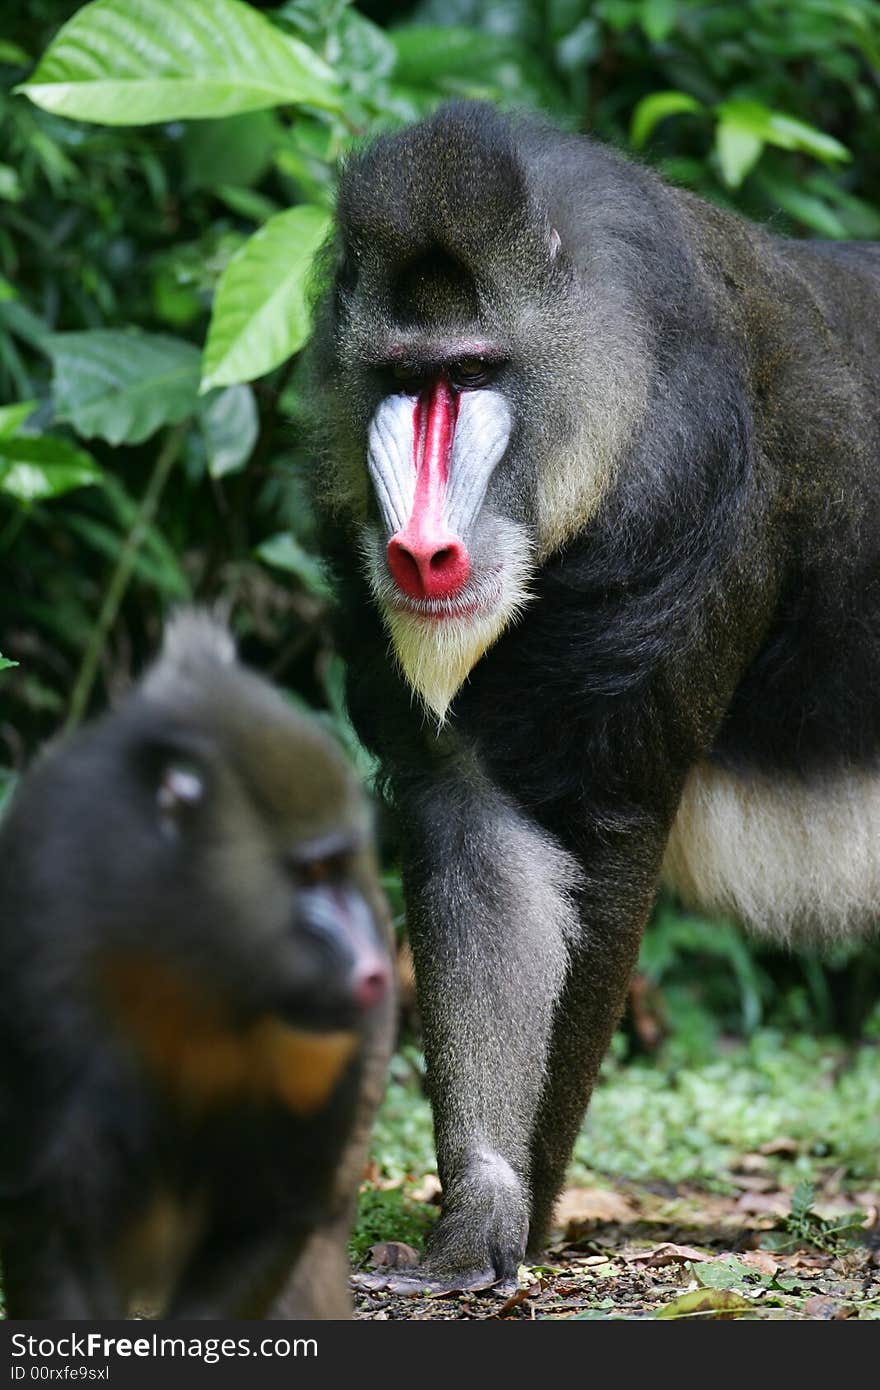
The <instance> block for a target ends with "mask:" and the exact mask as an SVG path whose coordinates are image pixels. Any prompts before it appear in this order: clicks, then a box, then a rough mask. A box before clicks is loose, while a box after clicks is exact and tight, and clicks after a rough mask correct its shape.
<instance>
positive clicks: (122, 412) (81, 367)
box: [46, 328, 199, 444]
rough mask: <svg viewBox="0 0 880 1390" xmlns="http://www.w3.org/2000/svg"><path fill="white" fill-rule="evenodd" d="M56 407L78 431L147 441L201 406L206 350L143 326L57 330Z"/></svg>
mask: <svg viewBox="0 0 880 1390" xmlns="http://www.w3.org/2000/svg"><path fill="white" fill-rule="evenodd" d="M46 350H47V351H48V352H49V353H50V355H51V357H52V363H53V366H54V368H55V374H54V377H53V382H52V389H53V393H54V399H55V413H56V417H57V418H58V419H59V420H64V421H68V422H69V423H70V424H71V425H73V428H74V429H75V430H76V431H77V433H78V434H81V435H84V436H85V437H86V438H91V437H92V436H94V435H98V436H99V437H100V438H101V439H106V440H107V442H108V443H109V444H140V443H141V442H142V441H143V440H144V439H147V438H149V436H150V435H151V434H153V433H154V432H155V431H156V430H158V429H160V428H161V427H162V425H171V424H177V423H178V421H180V420H183V419H185V417H186V416H187V415H190V414H192V412H193V411H194V410H195V407H196V398H197V395H198V384H199V352H198V349H197V348H195V347H193V346H192V344H191V343H184V342H182V341H181V340H180V339H179V338H170V337H166V336H165V335H164V334H161V333H143V332H141V330H140V329H138V328H121V329H115V328H96V329H93V330H91V331H90V332H87V333H53V334H52V335H51V336H50V337H49V338H48V339H47V340H46Z"/></svg>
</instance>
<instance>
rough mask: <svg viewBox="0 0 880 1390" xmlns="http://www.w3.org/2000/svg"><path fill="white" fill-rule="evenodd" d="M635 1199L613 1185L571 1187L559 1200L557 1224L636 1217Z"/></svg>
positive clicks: (575, 1223)
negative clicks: (624, 1194) (620, 1191)
mask: <svg viewBox="0 0 880 1390" xmlns="http://www.w3.org/2000/svg"><path fill="white" fill-rule="evenodd" d="M637 1216H638V1211H637V1210H636V1208H635V1207H634V1206H633V1204H632V1202H630V1201H628V1200H627V1198H626V1197H624V1196H622V1195H621V1193H619V1192H615V1191H614V1189H613V1188H610V1187H567V1188H566V1189H565V1191H564V1192H563V1194H562V1196H561V1197H560V1199H559V1201H558V1202H557V1204H556V1224H557V1225H560V1226H565V1227H566V1229H567V1228H568V1227H570V1226H583V1225H586V1224H587V1222H589V1221H635V1219H636V1218H637Z"/></svg>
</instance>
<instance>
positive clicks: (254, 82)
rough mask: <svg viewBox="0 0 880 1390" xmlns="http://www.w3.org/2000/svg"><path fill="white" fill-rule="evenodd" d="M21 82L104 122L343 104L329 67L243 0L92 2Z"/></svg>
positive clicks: (51, 102) (63, 107) (70, 111)
mask: <svg viewBox="0 0 880 1390" xmlns="http://www.w3.org/2000/svg"><path fill="white" fill-rule="evenodd" d="M17 90H18V91H20V92H24V93H25V94H26V95H27V96H29V97H30V99H31V101H33V102H35V103H36V105H37V106H42V107H44V108H45V109H46V110H47V111H54V112H58V113H59V114H60V115H63V116H72V117H74V118H75V119H77V120H81V121H99V122H101V123H103V124H105V125H147V124H150V123H152V122H156V121H171V120H183V119H186V118H192V117H201V116H231V115H235V114H237V113H238V112H242V111H257V110H260V109H261V108H265V107H270V106H280V105H286V104H288V103H300V102H303V103H306V104H308V105H310V106H321V107H326V108H328V109H330V110H337V109H338V108H339V105H340V95H339V92H338V89H337V87H336V84H335V79H334V77H333V73H332V72H331V70H330V69H329V68H328V67H327V65H326V64H325V63H324V62H323V61H322V60H321V59H320V58H318V57H317V55H316V54H315V53H313V52H312V50H311V49H310V48H308V47H307V46H306V45H305V44H304V43H301V42H300V41H299V40H298V39H294V38H291V37H290V36H289V35H287V34H282V33H281V32H280V30H278V29H276V28H275V27H274V26H273V25H272V24H270V22H269V21H268V19H266V18H265V17H264V16H263V15H261V14H260V13H259V12H258V11H257V10H255V9H253V8H252V6H250V5H246V4H243V3H241V0H93V3H92V4H90V5H84V6H83V8H82V9H80V10H78V11H77V12H76V14H75V15H74V16H73V18H72V19H70V20H68V22H67V24H65V25H64V26H63V28H62V29H61V30H60V31H59V33H58V34H57V35H56V37H55V39H54V40H53V41H52V43H51V44H50V45H49V47H48V49H47V50H46V52H45V54H44V55H43V57H42V58H41V60H40V62H39V64H38V65H37V69H36V71H35V72H34V73H33V75H32V76H31V78H30V80H29V81H28V82H25V83H23V84H22V85H21V86H20V87H18V88H17Z"/></svg>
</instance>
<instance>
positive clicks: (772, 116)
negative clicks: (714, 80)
mask: <svg viewBox="0 0 880 1390" xmlns="http://www.w3.org/2000/svg"><path fill="white" fill-rule="evenodd" d="M715 113H716V115H717V117H718V121H719V125H718V128H717V130H716V132H715V148H716V151H717V154H718V161H719V163H720V165H721V172H722V175H723V177H724V181H725V183H726V184H727V185H728V187H730V188H738V187H739V185H740V184H741V183H742V181H743V179H744V178H745V177H746V175H747V174H748V173H749V171H750V170H751V169H752V168H753V167H754V165H755V163H756V162H757V160H758V159H759V157H760V154H761V150H762V149H763V147H764V145H775V146H777V148H779V149H783V150H802V151H803V152H804V153H805V154H811V155H813V156H814V157H815V158H816V159H821V160H823V161H824V162H825V163H834V162H836V161H840V160H847V159H850V158H851V156H850V152H849V150H848V149H847V148H846V146H845V145H842V144H841V143H840V141H839V140H835V139H834V138H833V136H831V135H826V134H825V133H824V131H821V130H817V129H816V128H815V126H811V125H807V124H806V122H805V121H798V120H796V119H795V118H794V116H787V115H786V114H785V112H783V111H772V110H771V109H770V108H769V107H768V106H763V105H762V104H761V103H760V102H758V101H723V102H721V103H720V105H718V106H716V108H715Z"/></svg>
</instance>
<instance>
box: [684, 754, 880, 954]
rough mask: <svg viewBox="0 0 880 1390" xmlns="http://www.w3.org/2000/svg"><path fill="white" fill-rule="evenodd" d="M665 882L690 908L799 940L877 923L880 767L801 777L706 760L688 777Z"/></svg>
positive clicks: (853, 932) (825, 938)
mask: <svg viewBox="0 0 880 1390" xmlns="http://www.w3.org/2000/svg"><path fill="white" fill-rule="evenodd" d="M663 880H664V882H665V883H666V884H667V885H668V886H669V887H671V888H672V889H673V890H674V891H675V892H677V893H678V894H679V895H680V897H681V898H682V899H683V901H684V902H685V903H686V904H688V905H689V906H693V907H699V908H703V909H706V910H708V911H715V912H727V913H730V914H732V915H733V916H735V917H737V918H739V919H740V920H741V921H742V922H744V923H745V925H746V926H748V927H750V928H751V929H752V930H753V931H756V932H760V933H761V934H762V935H766V936H772V937H775V938H777V939H779V940H783V941H786V942H789V943H791V944H793V945H794V944H805V943H807V942H809V941H818V942H826V943H830V942H834V941H840V940H843V939H846V938H853V937H858V936H860V935H867V934H868V933H870V932H871V931H876V930H878V928H880V775H878V773H876V772H863V771H857V770H850V771H847V772H841V773H838V774H836V775H834V776H822V777H817V778H815V779H814V780H813V781H802V780H799V779H795V778H778V777H776V778H770V777H768V776H766V775H762V774H758V773H751V774H749V775H748V776H738V775H737V774H735V773H733V772H728V771H725V770H723V769H721V768H716V767H713V766H712V765H711V764H708V763H703V764H700V765H699V766H698V767H696V768H694V770H693V771H692V772H691V774H690V776H689V778H688V780H687V783H686V784H685V789H684V793H683V795H682V799H681V803H680V806H679V810H678V814H677V816H676V819H675V823H674V825H673V827H672V833H671V835H670V838H669V843H668V845H667V849H666V856H665V859H664V861H663Z"/></svg>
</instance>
